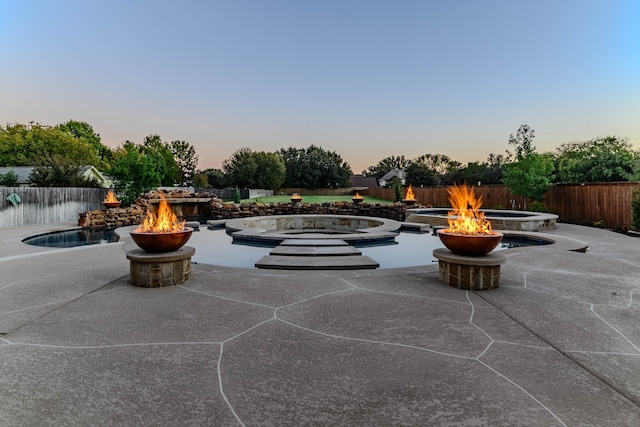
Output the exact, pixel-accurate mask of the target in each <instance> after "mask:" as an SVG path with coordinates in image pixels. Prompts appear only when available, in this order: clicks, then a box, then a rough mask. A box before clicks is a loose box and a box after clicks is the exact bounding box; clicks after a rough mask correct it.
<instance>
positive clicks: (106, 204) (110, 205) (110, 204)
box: [102, 202, 122, 208]
mask: <svg viewBox="0 0 640 427" xmlns="http://www.w3.org/2000/svg"><path fill="white" fill-rule="evenodd" d="M102 204H103V205H104V207H105V208H119V207H120V205H121V204H122V202H102Z"/></svg>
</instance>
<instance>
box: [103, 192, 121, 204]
mask: <svg viewBox="0 0 640 427" xmlns="http://www.w3.org/2000/svg"><path fill="white" fill-rule="evenodd" d="M104 201H105V202H106V203H118V201H119V200H118V198H117V197H116V195H115V194H114V192H113V190H109V192H108V193H107V196H106V197H105V198H104Z"/></svg>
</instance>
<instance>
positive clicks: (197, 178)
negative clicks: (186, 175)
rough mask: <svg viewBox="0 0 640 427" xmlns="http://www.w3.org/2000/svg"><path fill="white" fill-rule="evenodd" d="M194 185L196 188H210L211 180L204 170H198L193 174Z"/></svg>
mask: <svg viewBox="0 0 640 427" xmlns="http://www.w3.org/2000/svg"><path fill="white" fill-rule="evenodd" d="M193 186H194V187H195V188H209V187H210V186H209V180H208V179H207V175H206V174H205V173H204V172H201V171H197V172H196V173H195V174H194V175H193Z"/></svg>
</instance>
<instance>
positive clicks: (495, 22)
mask: <svg viewBox="0 0 640 427" xmlns="http://www.w3.org/2000/svg"><path fill="white" fill-rule="evenodd" d="M0 58H1V59H0V64H2V66H0V123H2V124H11V123H25V124H26V123H29V122H31V121H33V122H38V123H42V124H48V125H55V124H58V123H62V122H65V121H67V120H70V119H73V120H79V121H86V122H88V123H89V124H91V125H92V126H93V128H94V130H95V131H96V132H98V133H99V134H100V135H101V136H102V141H103V143H105V144H106V145H109V146H111V147H116V146H118V145H119V144H121V143H122V142H123V141H125V140H127V139H128V140H131V141H134V142H142V140H143V139H144V137H145V136H146V135H149V134H158V135H160V136H161V137H162V139H163V140H165V141H167V142H168V141H172V140H175V139H179V140H186V141H188V142H190V143H191V144H193V145H194V147H195V148H196V151H197V154H198V155H199V158H200V162H199V165H198V167H199V168H200V169H205V168H210V167H215V168H220V167H221V164H222V161H223V160H224V159H226V158H228V157H229V156H231V154H232V153H233V152H234V151H236V150H237V149H238V148H241V147H250V148H251V149H253V150H256V151H276V150H278V149H280V148H283V147H289V146H293V147H298V148H304V147H308V146H309V145H311V144H315V145H319V146H321V147H323V148H324V149H327V150H331V151H336V152H338V153H339V154H340V155H341V156H342V158H343V159H344V160H345V161H347V162H348V163H349V164H350V165H351V167H352V169H353V171H354V173H360V172H361V171H362V170H363V169H366V168H367V167H368V166H370V165H374V164H376V163H377V162H378V161H379V160H381V159H383V158H384V157H387V156H391V155H404V156H406V157H407V158H412V157H415V156H418V155H421V154H426V153H433V154H446V155H448V156H449V157H451V158H453V159H454V160H458V161H460V162H462V163H464V164H466V163H467V162H470V161H475V160H479V161H484V160H486V158H487V156H488V155H489V153H496V154H501V153H504V151H505V150H506V149H507V148H509V147H508V139H509V134H511V133H514V134H515V133H516V131H517V130H518V127H519V126H520V125H521V124H528V125H529V126H530V127H531V128H533V129H534V130H535V132H536V138H535V140H534V145H536V146H537V148H538V150H539V151H553V150H555V149H556V148H557V147H558V146H559V145H560V144H562V143H563V142H571V141H577V140H587V139H591V138H595V137H602V136H608V135H615V136H619V137H626V138H628V140H629V142H631V143H632V144H633V145H634V146H635V147H636V148H638V147H640V1H637V0H628V1H622V0H602V1H595V0H565V1H563V0H553V1H548V0H535V1H534V0H531V1H524V0H523V1H519V0H504V1H493V0H486V1H481V0H467V1H462V0H440V1H431V0H421V1H405V0H388V1H378V0H358V1H356V0H315V1H311V0H286V1H285V0H253V1H245V0H226V1H217V0H210V1H189V0H186V1H162V0H153V1H136V0H127V1H120V0H109V1H106V0H105V1H98V0H95V1H88V0H78V1H69V0H60V1H54V0H51V1H44V0H42V1H33V0H0Z"/></svg>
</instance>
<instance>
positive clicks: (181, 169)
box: [170, 141, 198, 185]
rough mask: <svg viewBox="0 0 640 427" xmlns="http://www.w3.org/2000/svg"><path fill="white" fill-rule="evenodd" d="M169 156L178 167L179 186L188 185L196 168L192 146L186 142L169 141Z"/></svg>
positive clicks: (196, 160)
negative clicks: (171, 156)
mask: <svg viewBox="0 0 640 427" xmlns="http://www.w3.org/2000/svg"><path fill="white" fill-rule="evenodd" d="M170 149H171V154H173V158H174V160H175V162H176V164H177V166H178V176H177V181H176V182H178V183H179V184H180V185H190V184H192V182H193V176H194V175H195V172H196V167H197V166H198V156H196V149H195V148H194V147H193V145H191V144H189V143H188V142H186V141H171V146H170Z"/></svg>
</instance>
